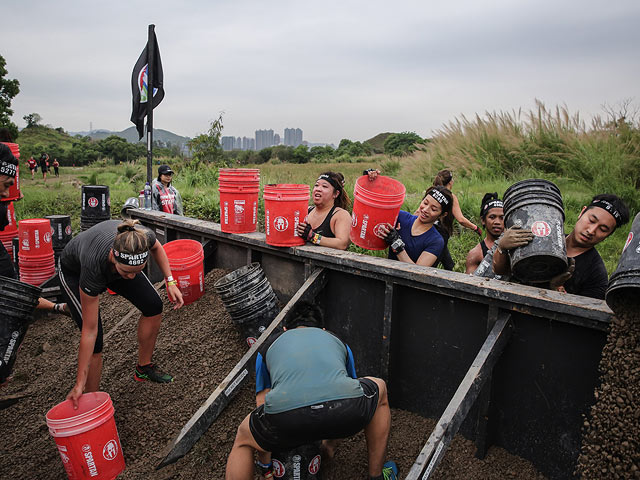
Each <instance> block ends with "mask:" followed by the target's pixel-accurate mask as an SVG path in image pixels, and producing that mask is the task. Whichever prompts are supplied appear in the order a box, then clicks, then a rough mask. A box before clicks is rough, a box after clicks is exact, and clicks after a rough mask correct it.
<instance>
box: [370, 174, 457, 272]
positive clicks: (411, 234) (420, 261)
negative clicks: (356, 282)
mask: <svg viewBox="0 0 640 480" xmlns="http://www.w3.org/2000/svg"><path fill="white" fill-rule="evenodd" d="M452 206H453V196H452V194H451V192H450V191H449V189H447V188H445V187H442V186H437V187H430V188H429V189H427V191H426V192H425V195H424V198H423V199H422V202H421V203H420V206H419V207H418V211H417V213H418V215H411V214H410V213H409V212H405V211H404V210H400V213H399V214H398V221H397V224H396V227H395V228H394V227H393V226H392V225H391V224H389V223H387V224H383V225H381V227H380V229H379V230H378V231H377V232H376V235H377V236H378V237H380V238H382V239H383V240H384V241H385V242H387V245H389V258H391V259H394V260H400V261H401V262H405V263H415V264H416V265H422V266H425V267H432V266H434V265H435V264H436V261H437V260H438V257H439V256H440V254H441V253H442V251H443V249H444V245H445V242H444V239H443V238H442V235H441V234H440V232H439V231H438V230H437V228H435V225H434V224H435V222H436V221H438V220H439V221H440V223H441V228H444V229H447V230H448V231H449V232H450V231H451V228H452V224H453V217H452V215H451V209H452Z"/></svg>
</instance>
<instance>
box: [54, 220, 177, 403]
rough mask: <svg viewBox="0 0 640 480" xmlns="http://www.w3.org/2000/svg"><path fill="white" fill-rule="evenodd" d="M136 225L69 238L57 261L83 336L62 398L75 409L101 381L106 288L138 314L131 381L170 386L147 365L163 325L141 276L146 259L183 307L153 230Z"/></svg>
mask: <svg viewBox="0 0 640 480" xmlns="http://www.w3.org/2000/svg"><path fill="white" fill-rule="evenodd" d="M138 223H139V222H138V221H137V220H127V221H125V222H122V223H120V220H108V221H106V222H101V223H99V224H97V225H95V226H93V227H91V228H90V229H89V230H87V231H85V232H82V233H81V234H80V235H78V236H77V237H75V238H73V239H72V240H71V241H70V242H69V243H68V244H67V245H66V247H65V248H64V250H63V252H62V255H61V256H60V269H59V271H60V273H59V275H60V284H61V286H62V292H63V295H64V296H65V297H66V299H67V303H68V305H69V307H70V310H71V315H72V317H73V319H74V320H75V322H76V323H77V325H78V327H79V328H80V329H81V331H82V334H81V337H80V348H79V352H78V373H77V377H76V384H75V386H74V387H73V388H72V389H71V391H70V392H69V394H68V395H67V399H70V400H72V401H73V405H74V408H77V405H78V398H80V396H82V393H83V391H84V392H95V391H97V390H98V388H99V386H100V377H101V376H102V319H101V318H100V299H99V297H98V295H99V294H100V293H102V292H104V291H105V290H106V289H107V288H109V289H110V290H113V291H114V292H116V293H117V294H119V295H122V296H123V297H124V298H126V299H127V300H129V301H130V302H131V303H132V304H133V305H134V306H135V307H137V308H138V309H139V310H140V312H141V313H142V314H141V316H140V320H139V321H138V365H137V366H136V368H135V372H134V379H135V380H138V381H144V380H150V381H152V382H158V383H168V382H172V381H173V377H172V376H171V375H168V374H166V373H162V372H161V371H160V369H159V368H158V367H157V366H156V365H154V364H153V363H151V356H152V354H153V350H154V348H155V344H156V338H157V336H158V332H159V330H160V324H161V322H162V299H161V298H160V295H158V292H157V291H156V289H155V288H153V285H151V282H149V279H148V278H147V276H146V275H145V274H144V273H143V272H142V270H143V269H144V267H145V266H146V265H147V260H148V258H149V254H151V256H152V257H153V258H154V260H155V261H156V263H157V265H158V267H159V268H160V270H161V271H162V273H163V274H164V276H165V279H166V285H167V295H168V296H169V300H171V301H172V302H174V303H175V304H176V305H175V307H174V308H180V307H181V306H182V305H183V304H184V302H183V300H182V293H181V292H180V289H179V288H178V286H177V282H176V281H175V280H174V279H173V277H172V276H171V269H170V268H169V259H168V258H167V254H166V253H165V252H164V248H162V245H161V244H160V242H158V240H157V239H156V235H155V233H153V231H152V230H150V229H148V228H146V227H143V226H142V225H138Z"/></svg>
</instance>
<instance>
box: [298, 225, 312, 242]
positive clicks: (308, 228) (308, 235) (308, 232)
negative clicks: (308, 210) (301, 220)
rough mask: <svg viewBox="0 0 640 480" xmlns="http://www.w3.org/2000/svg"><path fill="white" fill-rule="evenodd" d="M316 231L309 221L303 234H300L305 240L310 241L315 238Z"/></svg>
mask: <svg viewBox="0 0 640 480" xmlns="http://www.w3.org/2000/svg"><path fill="white" fill-rule="evenodd" d="M315 233H316V232H314V231H313V228H311V225H310V224H309V223H307V224H306V225H305V226H304V231H303V232H302V235H300V236H301V237H302V238H303V239H304V241H305V242H310V241H311V240H312V239H313V236H314V235H315Z"/></svg>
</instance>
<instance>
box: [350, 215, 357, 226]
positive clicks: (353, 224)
mask: <svg viewBox="0 0 640 480" xmlns="http://www.w3.org/2000/svg"><path fill="white" fill-rule="evenodd" d="M357 224H358V216H357V215H356V214H355V213H352V214H351V226H352V227H355V226H356V225H357Z"/></svg>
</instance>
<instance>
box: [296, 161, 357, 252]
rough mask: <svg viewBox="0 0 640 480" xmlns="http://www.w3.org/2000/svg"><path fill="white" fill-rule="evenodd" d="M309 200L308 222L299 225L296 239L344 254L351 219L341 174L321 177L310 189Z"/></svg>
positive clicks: (325, 173)
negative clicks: (310, 204)
mask: <svg viewBox="0 0 640 480" xmlns="http://www.w3.org/2000/svg"><path fill="white" fill-rule="evenodd" d="M312 200H313V206H311V207H309V213H308V215H307V218H305V221H304V222H302V223H300V224H299V225H298V235H300V236H301V237H302V238H304V239H305V240H306V241H307V242H311V243H313V244H315V245H321V246H323V247H329V248H337V249H340V250H346V249H347V247H348V246H349V243H350V241H349V231H350V229H351V215H349V212H347V210H346V209H347V207H348V205H349V197H348V196H347V194H346V192H345V191H344V177H343V176H342V174H341V173H334V172H324V173H321V174H320V176H319V177H318V180H316V183H315V185H314V186H313V192H312Z"/></svg>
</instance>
